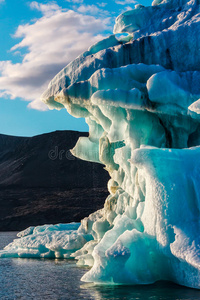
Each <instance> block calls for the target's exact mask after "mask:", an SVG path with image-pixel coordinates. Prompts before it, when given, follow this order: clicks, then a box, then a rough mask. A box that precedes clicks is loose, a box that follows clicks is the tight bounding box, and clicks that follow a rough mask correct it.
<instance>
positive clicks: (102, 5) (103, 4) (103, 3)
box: [97, 2, 107, 7]
mask: <svg viewBox="0 0 200 300" xmlns="http://www.w3.org/2000/svg"><path fill="white" fill-rule="evenodd" d="M97 5H98V6H100V7H105V6H106V5H107V3H105V2H101V3H100V2H98V3H97Z"/></svg>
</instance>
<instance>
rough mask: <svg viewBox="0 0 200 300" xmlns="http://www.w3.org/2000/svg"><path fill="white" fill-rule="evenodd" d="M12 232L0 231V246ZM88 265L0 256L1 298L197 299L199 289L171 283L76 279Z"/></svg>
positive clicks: (40, 299)
mask: <svg viewBox="0 0 200 300" xmlns="http://www.w3.org/2000/svg"><path fill="white" fill-rule="evenodd" d="M15 237H16V233H13V232H6V233H5V232H4V233H0V249H2V248H3V247H4V246H5V245H6V244H8V243H9V242H11V241H12V240H13V238H15ZM87 270H88V268H80V267H77V265H76V264H75V262H74V261H73V260H53V259H52V260H50V259H49V260H48V259H45V260H44V259H41V260H39V259H19V258H18V259H8V258H5V259H0V299H1V300H4V299H5V300H7V299H8V300H12V299H22V300H27V299H28V300H31V299H34V300H54V299H56V300H57V299H59V300H62V299H66V300H79V299H86V300H103V299H109V300H114V299H115V300H118V299H120V300H125V299H127V300H129V299H135V300H136V299H141V300H145V299H150V300H165V299H166V300H199V299H200V291H197V290H193V289H187V288H184V287H180V286H177V285H175V284H172V283H164V282H159V283H156V284H154V285H148V286H135V287H134V286H108V285H94V284H84V283H82V282H81V281H80V279H81V277H82V276H83V274H84V273H85V272H86V271H87Z"/></svg>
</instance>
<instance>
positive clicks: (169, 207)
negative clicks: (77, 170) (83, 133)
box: [1, 0, 200, 288]
mask: <svg viewBox="0 0 200 300" xmlns="http://www.w3.org/2000/svg"><path fill="white" fill-rule="evenodd" d="M114 33H128V36H127V37H125V38H121V39H116V38H115V36H114V35H112V36H111V37H109V38H107V39H105V40H103V41H101V42H99V43H97V44H95V45H94V46H92V47H90V48H89V50H88V51H86V52H85V53H83V54H82V55H80V56H79V57H78V58H77V59H76V60H75V61H73V62H72V63H70V64H69V65H68V66H67V67H66V68H64V69H63V70H62V71H61V72H60V73H59V74H58V75H57V76H56V77H55V78H54V79H53V80H52V81H51V83H50V84H49V87H48V89H47V91H46V92H45V93H44V94H43V96H42V100H43V101H44V102H45V103H46V104H47V105H48V106H49V107H50V108H51V109H54V108H56V109H61V108H66V109H67V110H68V112H69V113H70V114H72V115H73V116H75V117H84V118H85V119H86V122H87V123H88V125H89V129H90V135H89V137H88V138H86V137H82V138H80V139H79V141H78V142H77V144H76V146H75V147H74V149H72V153H73V154H74V155H76V156H78V157H80V158H81V159H85V160H90V161H95V162H99V163H102V164H104V165H105V168H106V170H107V171H108V172H109V174H110V176H111V179H110V181H109V182H108V189H109V192H110V195H109V196H108V198H107V199H106V201H105V205H104V208H103V209H102V210H100V211H97V212H95V213H93V214H91V215H90V216H89V217H88V218H85V219H84V220H82V222H81V226H80V227H79V229H78V230H74V228H73V229H72V228H68V227H67V228H65V230H61V228H62V226H61V228H60V227H59V228H57V229H56V230H54V227H49V226H46V227H39V228H37V227H36V228H35V229H33V228H30V229H28V230H27V231H25V232H23V233H21V234H20V235H21V236H23V237H22V238H21V239H18V240H16V241H14V242H13V243H12V244H10V245H9V246H7V247H6V249H5V250H4V251H3V252H1V256H9V255H10V256H34V255H35V256H37V257H46V256H48V257H68V256H69V255H71V257H75V258H76V259H78V263H79V264H81V265H89V266H91V267H92V268H91V269H90V271H89V272H87V273H86V274H85V275H84V277H83V280H84V281H86V282H103V283H105V282H106V283H120V284H121V283H123V284H127V283H128V284H144V283H145V284H147V283H152V282H155V281H157V280H171V281H174V282H176V283H179V284H182V285H185V286H189V287H194V288H200V238H199V236H200V175H199V174H200V147H199V145H200V124H199V122H200V116H199V114H200V102H199V101H200V100H199V99H200V52H199V49H200V4H199V1H197V0H191V1H186V0H171V1H170V0H163V1H162V0H155V1H154V2H153V6H151V7H143V6H141V5H137V6H136V9H135V10H132V11H128V12H126V13H124V14H122V15H120V16H119V17H118V18H117V20H116V24H115V28H114ZM67 226H68V225H67Z"/></svg>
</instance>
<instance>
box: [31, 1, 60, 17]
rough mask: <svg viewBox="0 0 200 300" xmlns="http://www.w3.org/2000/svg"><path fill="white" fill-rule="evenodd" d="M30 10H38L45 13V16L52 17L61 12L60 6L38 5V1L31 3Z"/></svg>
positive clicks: (52, 3)
mask: <svg viewBox="0 0 200 300" xmlns="http://www.w3.org/2000/svg"><path fill="white" fill-rule="evenodd" d="M30 8H32V9H37V10H39V11H41V12H42V13H43V15H45V16H51V15H53V14H55V13H56V12H60V11H61V8H60V7H59V6H58V4H56V3H54V2H51V3H49V4H48V5H47V4H42V3H38V2H36V1H33V2H31V3H30Z"/></svg>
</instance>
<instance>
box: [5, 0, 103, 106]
mask: <svg viewBox="0 0 200 300" xmlns="http://www.w3.org/2000/svg"><path fill="white" fill-rule="evenodd" d="M0 1H1V0H0ZM68 2H73V3H80V2H82V1H78V0H75V1H68ZM30 8H31V9H37V10H38V11H40V12H41V13H42V17H41V18H40V19H37V20H35V21H34V22H32V23H28V24H25V25H20V26H19V27H18V29H17V31H16V33H15V35H14V37H15V38H20V39H21V41H20V42H19V43H17V44H15V45H14V46H13V47H12V49H11V51H12V52H13V54H15V53H19V51H20V52H21V53H24V51H25V50H26V53H25V54H23V59H22V61H21V62H19V63H13V62H12V61H0V74H1V76H0V96H3V97H5V96H7V97H9V98H11V99H14V98H16V97H20V98H23V99H25V100H27V101H31V102H30V104H29V107H31V108H34V109H38V110H45V109H46V106H45V105H43V104H42V103H41V102H40V100H39V98H40V95H41V93H42V92H43V90H44V89H45V88H46V87H47V84H48V82H49V80H50V79H51V78H52V77H53V76H54V75H55V74H56V73H57V72H58V71H60V69H62V68H63V67H64V66H65V65H66V64H67V63H69V62H70V61H72V60H73V59H74V58H75V57H77V56H78V55H79V54H80V53H82V52H83V51H85V50H86V49H87V48H88V46H90V45H91V44H93V43H95V42H97V41H98V40H101V39H102V38H103V34H102V32H104V31H105V30H107V29H108V25H109V18H104V19H102V17H101V16H98V17H94V16H92V15H89V14H88V12H89V10H87V9H86V10H84V9H83V10H82V12H81V11H80V12H79V11H77V12H76V11H74V10H65V9H62V8H61V7H59V6H58V5H57V4H56V3H54V2H53V3H49V4H41V3H38V2H36V1H34V2H31V3H30Z"/></svg>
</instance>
